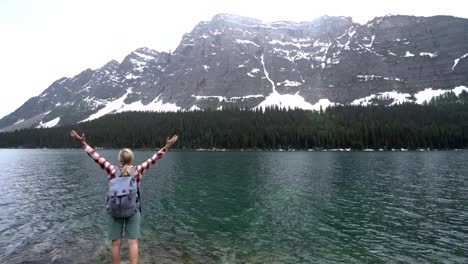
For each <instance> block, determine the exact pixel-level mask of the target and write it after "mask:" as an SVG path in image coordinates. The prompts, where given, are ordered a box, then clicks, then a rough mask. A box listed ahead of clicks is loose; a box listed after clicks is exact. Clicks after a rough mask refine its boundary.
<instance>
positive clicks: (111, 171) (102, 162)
mask: <svg viewBox="0 0 468 264" xmlns="http://www.w3.org/2000/svg"><path fill="white" fill-rule="evenodd" d="M83 149H84V150H85V151H86V153H87V154H88V156H90V157H91V158H92V159H93V160H94V161H95V162H96V163H97V164H99V166H101V168H102V169H103V170H105V171H106V172H107V177H108V178H109V180H110V179H112V178H114V177H115V171H116V169H117V167H116V166H114V165H112V164H111V163H110V162H108V161H107V160H106V159H105V158H104V157H102V156H101V155H99V153H97V152H96V150H95V149H93V148H92V147H91V146H89V145H88V144H84V145H83ZM166 152H167V149H166V148H162V149H160V150H159V151H158V152H156V153H154V155H153V156H152V157H151V158H149V159H148V160H146V161H145V162H143V163H142V164H140V165H138V166H136V172H137V173H136V175H135V178H136V181H137V185H140V180H141V175H142V174H143V173H144V172H145V171H146V170H147V169H149V168H150V167H151V166H153V165H154V164H155V163H156V161H157V160H158V159H160V158H162V156H163V155H164V154H166Z"/></svg>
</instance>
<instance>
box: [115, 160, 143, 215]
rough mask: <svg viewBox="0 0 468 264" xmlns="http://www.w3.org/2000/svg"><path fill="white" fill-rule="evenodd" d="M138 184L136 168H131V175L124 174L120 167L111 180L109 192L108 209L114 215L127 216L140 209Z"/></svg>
mask: <svg viewBox="0 0 468 264" xmlns="http://www.w3.org/2000/svg"><path fill="white" fill-rule="evenodd" d="M139 198H140V197H139V195H138V186H137V182H136V178H135V168H131V169H130V176H123V175H122V172H121V171H120V169H117V170H116V172H115V177H114V178H112V179H111V180H110V181H109V192H108V193H107V210H108V212H109V214H110V215H111V216H112V217H115V218H125V217H129V216H132V215H133V214H135V213H136V212H137V211H138V210H139Z"/></svg>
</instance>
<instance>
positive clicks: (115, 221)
mask: <svg viewBox="0 0 468 264" xmlns="http://www.w3.org/2000/svg"><path fill="white" fill-rule="evenodd" d="M123 227H124V221H123V219H119V218H113V217H111V216H109V225H108V228H107V238H108V239H109V240H111V241H112V264H118V263H120V246H121V244H122V231H123Z"/></svg>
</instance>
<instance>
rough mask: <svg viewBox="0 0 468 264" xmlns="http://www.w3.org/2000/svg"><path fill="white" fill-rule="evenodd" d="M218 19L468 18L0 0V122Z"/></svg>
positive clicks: (429, 11)
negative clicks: (72, 82) (51, 91)
mask: <svg viewBox="0 0 468 264" xmlns="http://www.w3.org/2000/svg"><path fill="white" fill-rule="evenodd" d="M217 13H232V14H237V15H242V16H248V17H253V18H257V19H260V20H263V21H266V22H271V21H277V20H291V21H311V20H313V19H315V18H317V17H320V16H322V15H339V16H351V17H353V20H354V21H356V22H359V23H365V22H367V21H368V20H371V19H372V18H374V17H376V16H383V15H386V14H402V15H418V16H432V15H452V16H458V17H468V1H466V0H445V1H433V0H432V1H410V0H391V1H390V0H388V1H369V0H356V1H350V0H326V1H325V0H323V1H314V0H283V1H272V0H270V1H263V0H262V1H260V0H196V1H195V0H171V1H156V0H128V1H124V0H40V1H38V0H0V34H1V35H0V36H1V41H0V73H1V75H0V76H1V80H0V85H1V91H2V92H3V93H2V99H3V100H2V102H1V104H0V118H1V117H3V116H5V115H7V114H9V113H11V112H13V111H14V110H16V109H17V108H18V107H20V106H21V105H22V104H23V103H24V102H25V101H26V100H27V99H29V98H30V97H32V96H36V95H39V94H40V93H41V92H42V91H43V90H45V89H46V88H47V87H48V86H49V85H50V84H51V83H52V82H54V81H55V80H57V79H59V78H61V77H72V76H74V75H76V74H78V73H79V72H81V71H83V70H85V69H86V68H91V69H96V68H99V67H101V66H102V65H104V64H105V63H106V62H108V61H110V60H111V59H116V60H118V61H122V59H123V58H124V57H125V56H126V55H127V54H129V53H130V52H131V51H132V50H135V49H136V48H139V47H149V48H152V49H155V50H157V51H170V50H175V49H176V47H177V45H178V44H179V42H180V40H181V39H182V35H183V34H184V33H186V32H189V31H191V30H192V28H193V27H194V26H195V25H196V24H197V23H198V22H200V21H207V20H211V18H212V17H213V16H214V15H215V14H217Z"/></svg>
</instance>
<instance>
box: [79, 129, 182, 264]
mask: <svg viewBox="0 0 468 264" xmlns="http://www.w3.org/2000/svg"><path fill="white" fill-rule="evenodd" d="M70 136H71V137H73V138H74V139H76V140H78V141H79V142H80V143H81V145H82V147H83V149H84V150H85V151H86V153H87V154H88V155H89V156H90V157H91V158H93V159H94V161H95V162H96V163H98V164H99V165H100V166H101V168H102V169H103V170H105V171H106V172H107V175H108V179H109V180H112V179H114V178H115V177H116V175H118V176H130V175H131V176H133V177H135V179H136V185H137V186H139V184H140V180H141V177H142V174H143V173H144V172H145V171H146V170H147V169H148V168H149V167H151V166H152V165H154V164H155V163H156V161H157V160H158V159H160V158H161V157H162V156H163V155H164V154H165V153H166V152H167V150H168V149H169V148H170V147H171V146H172V145H173V144H174V143H175V142H176V141H177V136H176V135H174V136H172V138H170V139H169V138H167V140H166V145H165V146H164V147H163V148H162V149H160V150H159V151H158V152H156V153H155V154H154V155H153V156H152V157H151V158H149V159H148V160H146V161H145V162H143V163H142V164H140V165H138V166H136V167H133V166H132V165H131V163H132V161H133V153H132V151H131V150H130V149H127V148H124V149H121V150H120V152H119V156H118V159H119V163H120V166H118V167H116V166H114V165H112V164H111V163H109V162H108V161H107V160H106V159H105V158H104V157H102V156H100V155H99V154H98V153H97V152H96V150H95V149H93V148H92V147H90V146H89V145H88V144H87V143H86V141H85V134H84V133H83V134H81V136H79V135H78V134H77V133H76V131H74V130H72V131H71V133H70ZM132 170H133V173H132ZM140 221H141V216H140V211H139V210H137V211H136V213H134V214H133V215H132V216H129V217H125V218H115V217H112V216H109V226H108V238H109V240H112V264H117V263H120V246H121V242H122V237H123V236H122V235H124V237H126V238H127V239H128V253H129V259H130V263H131V264H136V263H137V261H138V238H139V236H140Z"/></svg>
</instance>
